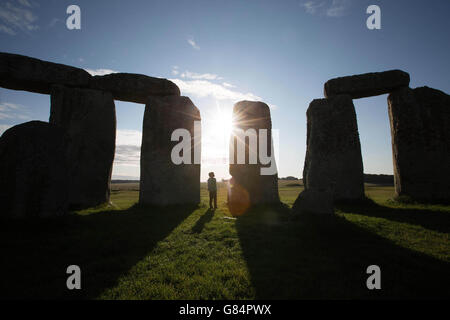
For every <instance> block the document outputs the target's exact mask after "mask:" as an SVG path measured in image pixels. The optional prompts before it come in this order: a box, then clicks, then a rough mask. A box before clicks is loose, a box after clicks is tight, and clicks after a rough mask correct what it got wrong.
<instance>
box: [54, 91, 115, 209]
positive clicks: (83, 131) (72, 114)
mask: <svg viewBox="0 0 450 320" xmlns="http://www.w3.org/2000/svg"><path fill="white" fill-rule="evenodd" d="M50 123H52V124H55V125H57V126H59V127H61V128H63V129H64V131H65V132H66V133H67V135H68V136H69V139H70V140H69V143H68V145H67V150H66V152H67V157H68V159H69V173H70V178H71V184H70V194H69V197H70V205H71V206H72V207H74V208H87V207H92V206H96V205H99V204H101V203H105V202H108V201H109V196H110V180H111V172H112V165H113V160H114V149H115V145H116V111H115V106H114V100H113V98H112V95H111V94H110V93H108V92H103V91H97V90H90V89H73V88H67V87H64V86H53V87H52V91H51V110H50Z"/></svg>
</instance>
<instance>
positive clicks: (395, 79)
mask: <svg viewBox="0 0 450 320" xmlns="http://www.w3.org/2000/svg"><path fill="white" fill-rule="evenodd" d="M408 86H409V74H408V73H406V72H404V71H401V70H390V71H384V72H373V73H365V74H358V75H354V76H347V77H342V78H335V79H331V80H328V81H327V82H326V83H325V86H324V94H325V97H326V98H329V97H332V96H336V95H339V94H348V95H349V96H350V97H352V99H358V98H364V97H370V96H377V95H380V94H385V93H390V92H392V91H395V90H396V89H399V88H401V87H408Z"/></svg>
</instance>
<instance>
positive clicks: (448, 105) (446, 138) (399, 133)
mask: <svg viewBox="0 0 450 320" xmlns="http://www.w3.org/2000/svg"><path fill="white" fill-rule="evenodd" d="M388 105H389V118H390V123H391V135H392V153H393V159H394V180H395V191H396V194H397V195H398V196H402V195H405V196H409V197H412V198H414V199H417V200H426V201H440V200H444V201H449V200H450V180H449V178H448V177H450V96H449V95H447V94H445V93H444V92H442V91H439V90H435V89H431V88H428V87H421V88H416V89H410V88H403V89H400V90H398V91H395V92H393V93H391V94H390V95H389V97H388Z"/></svg>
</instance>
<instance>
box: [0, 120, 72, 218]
mask: <svg viewBox="0 0 450 320" xmlns="http://www.w3.org/2000/svg"><path fill="white" fill-rule="evenodd" d="M65 144H66V137H65V135H64V132H63V131H62V130H61V129H60V128H57V127H55V126H53V125H51V124H49V123H46V122H41V121H31V122H27V123H23V124H20V125H17V126H14V127H12V128H10V129H8V130H7V131H6V132H5V133H3V135H2V136H1V137H0V202H1V204H2V210H0V212H1V214H0V216H1V217H3V218H34V217H51V216H59V215H63V214H65V213H66V212H67V207H68V172H67V167H66V163H67V162H66V158H65V152H64V151H65Z"/></svg>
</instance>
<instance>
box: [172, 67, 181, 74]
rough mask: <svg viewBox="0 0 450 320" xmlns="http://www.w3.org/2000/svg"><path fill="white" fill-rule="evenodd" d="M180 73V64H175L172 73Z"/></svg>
mask: <svg viewBox="0 0 450 320" xmlns="http://www.w3.org/2000/svg"><path fill="white" fill-rule="evenodd" d="M179 73H180V71H179V70H178V66H173V67H172V74H173V75H174V76H176V75H178V74H179Z"/></svg>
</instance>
